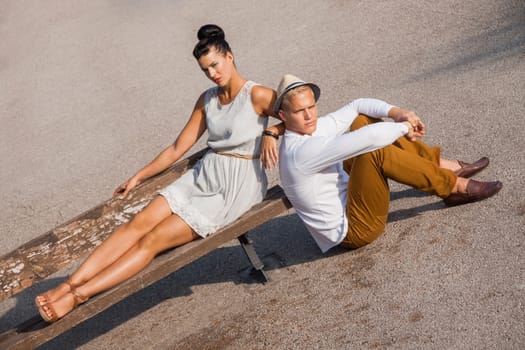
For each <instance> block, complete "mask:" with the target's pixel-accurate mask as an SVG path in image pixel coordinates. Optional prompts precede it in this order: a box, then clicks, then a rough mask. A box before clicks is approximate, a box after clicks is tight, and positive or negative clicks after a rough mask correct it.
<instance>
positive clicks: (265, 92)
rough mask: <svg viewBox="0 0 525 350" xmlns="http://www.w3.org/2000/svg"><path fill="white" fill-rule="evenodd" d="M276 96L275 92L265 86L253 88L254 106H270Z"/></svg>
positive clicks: (257, 85)
mask: <svg viewBox="0 0 525 350" xmlns="http://www.w3.org/2000/svg"><path fill="white" fill-rule="evenodd" d="M254 84H255V83H254ZM275 96H276V93H275V91H273V89H271V88H269V87H266V86H264V85H260V84H255V85H254V86H253V87H252V91H251V98H252V102H253V104H254V105H260V106H268V105H269V104H271V103H272V102H273V101H274V100H275Z"/></svg>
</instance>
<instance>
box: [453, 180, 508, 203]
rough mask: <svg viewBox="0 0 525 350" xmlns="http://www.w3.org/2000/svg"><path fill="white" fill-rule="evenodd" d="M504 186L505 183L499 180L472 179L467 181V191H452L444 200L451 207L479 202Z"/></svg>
mask: <svg viewBox="0 0 525 350" xmlns="http://www.w3.org/2000/svg"><path fill="white" fill-rule="evenodd" d="M502 187H503V184H502V183H501V182H499V181H492V182H480V181H476V180H472V179H471V180H469V182H468V183H467V193H452V194H451V195H450V196H448V197H447V198H445V199H444V201H445V204H446V205H447V206H449V207H453V206H455V205H461V204H467V203H472V202H477V201H481V200H483V199H486V198H489V197H492V196H493V195H495V194H496V193H498V192H499V190H501V188H502Z"/></svg>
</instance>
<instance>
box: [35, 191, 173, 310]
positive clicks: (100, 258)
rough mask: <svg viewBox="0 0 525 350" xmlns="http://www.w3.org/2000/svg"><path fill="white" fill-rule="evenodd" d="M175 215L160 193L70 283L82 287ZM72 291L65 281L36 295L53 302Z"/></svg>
mask: <svg viewBox="0 0 525 350" xmlns="http://www.w3.org/2000/svg"><path fill="white" fill-rule="evenodd" d="M171 215H172V213H171V209H170V207H169V205H168V203H167V201H166V199H164V197H162V196H158V197H156V198H155V199H153V200H152V201H151V203H150V204H148V206H147V207H146V208H144V209H143V210H142V211H141V212H139V213H138V214H137V215H136V216H135V217H134V218H133V219H132V220H131V221H130V222H129V223H126V224H123V225H122V226H120V227H119V228H118V229H117V230H115V232H113V233H112V234H111V236H109V237H108V238H107V239H106V240H105V241H104V242H103V243H102V244H101V245H100V246H98V247H97V248H96V249H95V250H94V251H93V252H92V253H91V254H90V256H89V257H88V258H87V259H86V260H85V261H84V262H83V263H82V265H81V266H80V267H79V268H78V269H77V270H76V271H75V272H74V273H73V274H72V275H71V276H70V278H69V280H68V281H69V283H71V284H72V285H73V286H79V285H81V284H83V283H84V282H86V281H88V280H90V279H91V278H93V277H94V276H95V275H96V274H98V273H99V272H100V271H102V270H104V269H105V268H106V267H108V266H109V265H111V264H112V263H114V262H115V261H116V260H117V259H118V258H119V257H121V256H122V255H123V254H125V253H126V252H127V251H128V250H129V249H130V248H131V247H133V246H134V245H135V244H136V243H137V242H138V241H139V240H140V239H141V238H142V237H143V236H144V235H146V234H147V233H148V232H150V231H151V230H152V229H153V228H154V227H155V226H157V225H158V224H159V223H160V222H162V221H163V220H164V219H166V218H168V217H170V216H171ZM69 291H70V286H69V285H68V284H66V283H62V284H60V285H58V286H57V287H56V288H54V289H52V290H50V291H47V292H46V293H44V294H42V295H40V296H38V297H37V299H36V300H37V303H38V304H39V305H43V304H45V303H46V302H53V301H55V300H57V299H58V298H60V297H61V296H63V295H65V294H66V293H68V292H69Z"/></svg>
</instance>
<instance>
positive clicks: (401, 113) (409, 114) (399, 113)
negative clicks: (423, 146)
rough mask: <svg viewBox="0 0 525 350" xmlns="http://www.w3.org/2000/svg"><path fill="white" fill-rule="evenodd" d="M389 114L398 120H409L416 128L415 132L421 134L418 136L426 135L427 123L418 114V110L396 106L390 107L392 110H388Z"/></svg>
mask: <svg viewBox="0 0 525 350" xmlns="http://www.w3.org/2000/svg"><path fill="white" fill-rule="evenodd" d="M388 116H389V117H390V118H392V119H394V121H396V122H408V123H409V124H410V125H411V126H412V129H414V132H415V133H416V134H417V135H419V136H417V137H421V136H423V135H425V133H426V131H425V124H423V122H422V121H421V119H420V118H419V117H418V116H417V114H416V112H414V111H409V110H408V109H403V108H399V107H394V108H392V109H390V111H389V112H388ZM409 128H410V127H409ZM409 133H410V131H409ZM407 136H408V135H407ZM409 139H410V137H409Z"/></svg>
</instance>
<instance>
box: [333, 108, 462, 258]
mask: <svg viewBox="0 0 525 350" xmlns="http://www.w3.org/2000/svg"><path fill="white" fill-rule="evenodd" d="M376 122H381V120H379V119H373V118H370V117H367V116H365V115H359V116H358V117H357V118H356V119H355V120H354V122H353V123H352V125H351V127H350V131H354V130H357V129H359V128H361V127H363V126H365V125H368V124H372V123H376ZM439 158H440V148H439V147H430V146H428V145H426V144H425V143H424V142H422V141H420V140H417V141H415V142H412V141H410V140H408V139H406V138H405V137H400V138H399V139H397V140H396V141H395V142H394V143H393V144H391V145H389V146H386V147H384V148H381V149H378V150H375V151H372V152H369V153H365V154H362V155H359V156H357V157H353V158H350V159H347V160H345V161H344V162H343V168H344V170H345V171H346V172H347V173H348V174H349V176H350V179H349V182H348V191H347V204H346V215H347V218H348V232H347V235H346V238H345V239H344V240H343V242H342V243H341V245H342V246H343V247H346V248H351V249H355V248H359V247H362V246H364V245H367V244H368V243H370V242H372V241H373V240H375V239H376V238H377V237H378V236H379V235H380V234H381V233H382V232H383V230H384V228H385V226H386V222H387V218H388V207H389V204H390V189H389V187H388V179H392V180H394V181H396V182H400V183H402V184H406V185H409V186H411V187H413V188H415V189H418V190H421V191H424V192H427V193H431V194H435V195H437V196H439V197H441V198H446V197H448V196H449V195H450V193H451V191H452V188H453V187H454V184H455V183H456V179H457V176H456V174H455V173H454V172H453V171H451V170H448V169H443V168H440V167H439Z"/></svg>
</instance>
